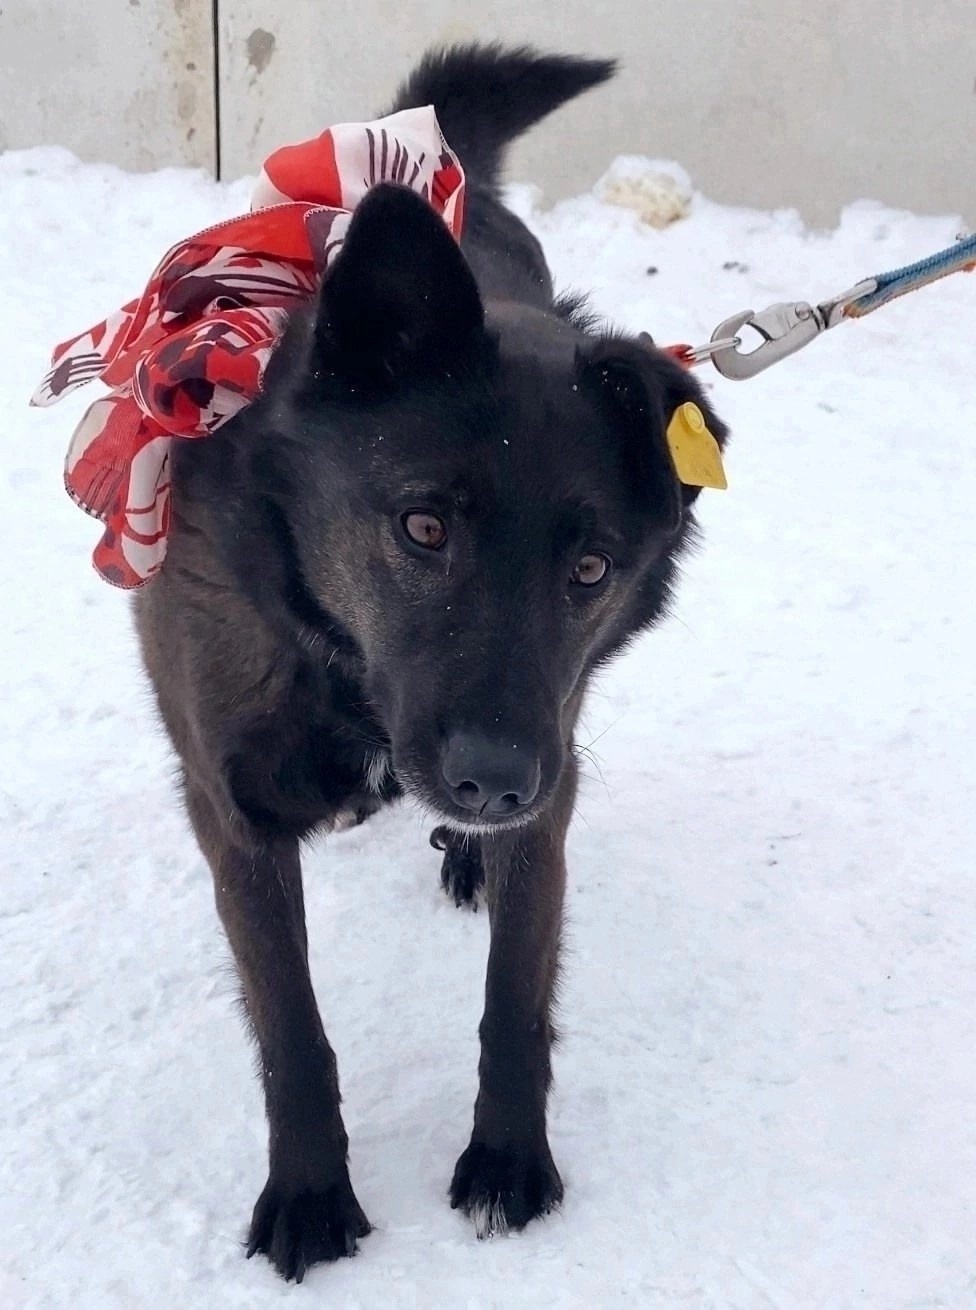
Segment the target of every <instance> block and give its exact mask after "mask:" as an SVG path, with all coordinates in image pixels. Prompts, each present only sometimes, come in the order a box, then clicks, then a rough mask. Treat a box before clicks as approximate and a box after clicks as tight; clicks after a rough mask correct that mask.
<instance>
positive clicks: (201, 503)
mask: <svg viewBox="0 0 976 1310" xmlns="http://www.w3.org/2000/svg"><path fill="white" fill-rule="evenodd" d="M611 72H612V65H611V64H609V63H605V62H600V61H595V60H585V59H572V58H557V57H546V56H540V55H536V54H535V53H533V52H531V51H525V50H519V51H512V52H504V51H500V50H498V49H496V48H493V47H492V48H465V49H456V50H451V51H448V52H446V53H441V54H437V55H433V56H430V57H428V58H427V59H426V60H425V61H424V62H423V63H422V64H421V65H420V67H419V68H418V70H417V71H416V72H415V73H414V75H413V76H412V77H411V78H410V80H409V81H408V83H407V84H406V86H405V87H404V88H403V90H402V91H401V93H400V95H399V97H398V99H397V102H396V108H398V109H399V108H405V107H409V106H413V105H425V104H433V105H434V106H435V108H436V111H437V114H438V117H439V119H440V122H441V126H442V128H443V130H444V133H445V136H446V138H447V140H448V141H449V142H450V144H451V146H452V147H453V149H454V150H455V151H457V153H458V154H459V156H460V158H461V160H462V162H463V164H464V166H465V169H466V172H467V174H468V184H469V186H468V212H467V221H466V227H465V232H464V237H463V241H462V244H461V248H460V249H459V248H458V246H457V244H456V243H455V241H454V240H453V238H452V237H451V235H450V234H449V232H448V230H447V228H446V226H445V225H444V223H443V222H442V220H441V219H440V217H438V216H437V215H436V214H435V213H434V211H433V210H432V209H431V208H430V206H429V205H428V204H427V202H426V201H424V200H422V199H421V198H420V197H418V196H417V195H415V194H414V193H412V192H410V191H408V190H406V189H404V188H401V187H395V186H381V187H378V188H376V189H375V190H374V191H371V192H370V193H369V194H368V195H367V197H366V199H365V200H364V201H363V202H362V204H361V205H360V207H359V208H358V210H357V211H356V214H355V216H354V218H353V221H352V225H351V228H350V230H349V233H348V236H347V238H346V241H345V245H344V247H343V249H342V251H341V253H340V255H339V257H338V259H337V261H336V262H335V264H334V265H333V267H332V270H331V271H330V273H329V274H328V275H327V277H326V278H325V280H324V285H323V286H322V289H321V294H320V297H319V302H318V304H317V306H316V307H315V308H314V309H313V310H310V311H308V312H301V313H296V314H295V315H294V317H293V319H292V321H291V323H290V326H289V328H288V330H287V331H286V333H285V335H284V338H283V339H282V342H281V344H280V346H279V347H278V349H277V351H276V353H275V355H274V357H273V359H272V361H271V364H270V366H269V369H268V375H267V378H266V383H265V388H264V392H263V394H262V396H261V398H260V399H259V400H257V401H256V402H255V403H254V404H253V405H252V406H250V407H249V408H248V409H246V410H244V411H243V412H242V414H241V415H240V416H239V417H238V418H236V419H235V420H233V421H231V422H230V423H228V424H227V425H226V426H225V427H224V428H222V429H221V431H220V432H219V434H217V435H215V436H214V437H213V438H212V439H210V440H207V441H201V442H183V443H177V445H178V449H177V451H176V454H175V458H174V468H173V485H174V498H173V499H174V521H173V524H172V530H171V537H170V547H169V556H168V558H167V562H166V567H165V568H164V569H163V571H162V573H161V574H160V576H159V577H158V578H157V579H156V580H155V581H154V582H153V585H152V586H151V587H149V588H148V589H147V590H146V591H145V592H144V593H140V595H139V599H138V605H137V618H138V627H139V632H140V637H141V641H142V646H143V652H144V656H145V661H146V665H147V667H148V670H149V672H150V675H151V677H152V680H153V683H154V685H155V689H156V692H157V696H158V701H159V706H160V709H161V712H162V716H163V718H164V720H165V723H166V726H167V729H168V731H169V734H170V736H171V738H172V741H173V743H174V745H175V747H176V750H177V751H178V753H179V756H180V759H181V762H182V777H183V785H184V789H185V798H186V806H187V810H188V811H189V815H190V819H191V821H192V823H193V827H194V830H195V832H196V835H197V838H198V840H199V843H200V846H201V848H202V850H203V852H204V854H205V855H206V858H207V860H208V861H209V863H210V866H211V868H212V870H213V875H214V883H215V888H216V898H217V907H218V910H219V913H220V917H221V919H222V921H223V924H224V927H225V929H226V932H227V935H228V937H229V939H230V943H231V946H232V948H233V951H234V956H235V959H236V962H237V967H238V969H239V972H240V976H241V980H242V983H243V990H244V997H245V1001H246V1006H247V1013H248V1015H249V1017H250V1022H251V1024H252V1025H253V1028H254V1032H255V1035H256V1038H257V1043H258V1047H259V1051H260V1060H261V1072H262V1077H263V1083H264V1090H265V1096H266V1101H267V1113H268V1121H269V1125H270V1148H269V1153H270V1171H269V1178H268V1182H267V1185H266V1186H265V1188H264V1191H263V1192H262V1194H261V1196H260V1198H259V1200H258V1202H257V1206H256V1208H255V1210H254V1216H253V1219H252V1222H251V1230H250V1246H249V1252H248V1253H249V1254H251V1253H253V1252H255V1251H261V1252H264V1253H266V1254H267V1255H268V1256H269V1257H270V1259H271V1260H272V1262H273V1263H274V1265H275V1267H276V1268H277V1269H278V1270H279V1271H280V1273H282V1274H283V1275H284V1276H285V1277H286V1278H292V1277H294V1278H297V1279H301V1278H302V1276H303V1274H304V1272H305V1269H306V1268H307V1267H308V1266H309V1265H311V1264H312V1263H313V1262H315V1261H319V1260H333V1259H336V1258H337V1257H338V1256H341V1255H350V1254H352V1252H353V1251H355V1249H356V1242H357V1238H359V1237H362V1236H363V1235H364V1234H365V1233H367V1232H368V1231H369V1223H368V1221H367V1219H366V1216H365V1214H364V1213H363V1211H362V1209H361V1208H360V1206H359V1203H358V1201H357V1199H356V1196H355V1195H354V1193H353V1189H352V1184H351V1183H350V1180H349V1173H348V1168H347V1137H346V1132H345V1129H344V1127H343V1123H342V1118H341V1116H340V1112H339V1085H338V1079H337V1074H336V1060H335V1056H334V1055H333V1052H332V1048H331V1047H330V1045H329V1043H328V1041H327V1039H326V1036H325V1033H324V1032H323V1029H322V1024H321V1021H320V1019H319V1014H318V1010H317V1008H316V1002H315V997H314V995H313V992H312V985H311V981H310V978H309V971H308V963H307V947H306V933H305V916H304V909H303V900H302V877H301V869H300V864H299V844H300V842H301V840H302V839H303V838H304V837H306V836H307V835H308V834H310V833H311V832H312V831H313V830H315V829H320V828H323V827H326V828H327V827H329V826H335V825H336V824H337V823H339V822H342V821H344V820H345V819H346V817H347V816H348V815H350V814H352V815H354V816H356V817H357V818H359V819H362V818H363V817H365V816H366V815H367V814H369V813H370V812H371V811H372V810H375V809H376V808H377V806H378V805H380V804H382V803H384V802H388V801H392V800H394V799H395V798H396V797H398V796H400V795H401V794H403V793H406V794H408V795H410V796H411V797H413V798H415V799H417V800H419V801H420V803H421V804H422V805H424V806H425V807H427V809H428V810H429V811H430V812H431V814H432V815H434V816H435V817H436V820H437V822H438V824H439V826H438V828H437V831H436V832H435V834H434V836H433V838H432V840H433V841H434V842H435V844H436V845H438V846H439V847H440V848H441V849H443V850H444V851H445V855H444V864H443V880H444V884H445V887H446V888H447V889H448V891H449V892H450V893H451V894H452V895H454V897H455V898H456V899H457V900H458V901H459V902H460V901H462V900H467V899H470V898H472V897H474V896H476V895H478V894H479V891H480V889H481V886H482V884H484V886H485V895H486V898H487V903H488V906H489V911H490V917H491V954H490V959H489V964H488V980H487V996H486V1006H485V1012H484V1018H483V1021H482V1024H481V1029H480V1035H481V1063H480V1091H479V1094H478V1098H477V1102H476V1105H475V1112H474V1130H473V1133H472V1136H471V1142H470V1145H469V1146H468V1148H467V1149H466V1150H465V1151H464V1152H463V1154H462V1155H461V1158H460V1159H459V1161H458V1163H457V1167H456V1169H455V1171H454V1178H453V1182H452V1183H451V1189H450V1195H451V1202H452V1204H453V1205H454V1206H456V1207H460V1208H461V1209H463V1210H464V1211H465V1212H466V1213H467V1214H469V1215H470V1216H472V1218H473V1219H474V1221H475V1225H476V1227H477V1230H478V1232H479V1233H480V1234H482V1235H484V1234H486V1233H489V1232H496V1231H500V1230H504V1229H505V1228H507V1227H515V1228H517V1227H521V1226H522V1225H523V1224H525V1223H527V1222H528V1221H529V1220H530V1219H532V1218H534V1217H535V1216H537V1215H541V1214H544V1213H546V1212H547V1211H549V1210H550V1209H551V1208H552V1207H553V1206H554V1205H556V1204H557V1203H558V1201H559V1200H560V1198H561V1196H562V1184H561V1182H560V1178H559V1174H558V1172H557V1170H556V1166H555V1165H554V1163H553V1160H552V1156H551V1155H550V1152H549V1144H548V1141H547V1136H546V1099H547V1091H548V1087H549V1082H550V1062H549V1055H550V1046H551V1044H552V1040H553V1030H552V1023H551V1013H550V1012H551V1007H552V997H553V986H554V980H555V977H556V973H557V968H558V955H559V935H560V919H561V913H562V904H563V889H564V882H565V872H566V871H565V862H564V839H565V834H566V828H567V825H568V823H569V819H570V814H571V812H572V808H573V798H574V790H575V783H576V768H575V760H574V749H573V731H574V725H575V723H576V721H577V717H578V715H579V712H580V706H581V703H582V701H583V698H584V695H585V693H586V688H587V684H588V682H589V679H590V677H591V675H592V673H593V672H594V670H595V669H597V668H598V667H599V666H600V665H602V664H605V663H606V662H607V661H608V660H609V659H610V658H611V657H612V656H614V655H615V654H616V653H617V652H618V651H620V650H621V649H622V648H623V647H624V646H625V645H626V644H627V643H628V641H630V640H631V638H633V637H634V636H635V634H636V633H638V632H639V631H641V629H644V628H646V627H647V626H648V625H649V624H651V623H653V622H654V620H655V619H657V618H658V617H659V616H660V615H661V613H662V611H663V610H664V608H665V606H666V604H667V601H668V596H669V592H670V588H671V585H672V582H673V580H674V577H675V559H676V556H677V555H678V553H679V552H680V550H681V548H682V546H683V545H684V544H685V543H686V542H687V541H688V539H689V536H690V534H691V533H692V532H693V525H692V518H691V513H690V507H691V503H692V501H693V499H694V497H695V494H696V489H695V488H690V487H684V486H682V485H681V483H680V482H679V481H678V478H677V476H676V473H675V469H674V465H673V462H672V459H671V456H670V454H669V449H668V445H667V442H666V439H665V428H666V425H667V422H668V420H669V418H670V416H671V415H672V414H673V412H674V411H675V409H676V407H677V406H678V405H679V404H681V403H683V402H685V401H689V400H690V401H694V402H695V403H696V404H697V405H698V406H699V407H700V409H701V410H702V412H703V413H704V414H705V416H706V419H707V422H708V424H709V426H710V428H711V431H712V432H713V433H714V434H715V435H716V437H717V438H718V439H719V441H720V442H721V441H723V440H724V437H725V429H724V428H723V426H722V424H721V423H720V422H719V421H718V419H717V418H716V417H715V415H714V414H713V413H712V412H711V410H710V409H709V407H708V404H707V402H706V401H705V399H704V398H703V396H702V394H701V391H700V390H699V388H698V387H697V385H696V384H695V383H694V382H693V381H692V379H691V378H690V376H689V375H688V373H687V372H686V371H685V370H684V369H683V368H681V367H680V365H678V364H676V363H675V362H674V361H672V360H671V359H670V358H669V357H667V356H666V355H664V354H662V353H659V352H657V351H656V350H654V349H653V347H648V346H647V345H646V344H643V343H641V342H639V341H636V340H632V339H628V338H625V337H623V336H618V335H611V334H607V333H602V332H598V331H597V330H596V329H595V327H594V324H593V322H592V320H591V319H590V318H589V317H588V316H587V314H586V313H585V312H584V310H583V309H582V308H581V304H580V302H578V301H573V300H567V299H562V300H559V299H554V295H553V288H552V284H551V280H550V276H549V272H548V270H547V268H546V264H545V260H544V258H543V255H542V251H541V249H540V247H539V245H538V243H537V242H536V241H535V239H534V238H533V237H532V236H531V235H530V233H529V232H528V231H527V229H526V228H525V227H524V226H523V224H522V223H521V222H519V220H518V219H516V218H515V217H514V216H513V215H512V214H511V213H509V212H508V211H506V210H505V209H504V208H503V207H502V205H501V203H500V202H499V199H498V195H497V176H498V171H499V167H500V163H501V156H502V153H503V150H504V147H505V146H506V144H507V143H508V142H509V141H510V140H512V139H513V138H514V137H516V136H517V135H518V134H519V133H520V132H521V131H523V130H524V129H525V128H527V127H528V126H530V125H531V124H532V123H533V122H535V121H537V120H538V119H540V118H542V117H543V116H544V115H545V114H547V113H548V112H549V111H550V110H552V109H554V108H555V107H556V106H558V105H559V104H560V103H562V102H563V101H565V100H567V99H569V98H570V97H572V96H574V95H576V94H578V93H579V92H582V91H583V90H585V89H586V88H588V87H592V86H594V85H596V84H598V83H600V82H602V81H604V80H605V79H607V78H608V77H609V76H610V74H611Z"/></svg>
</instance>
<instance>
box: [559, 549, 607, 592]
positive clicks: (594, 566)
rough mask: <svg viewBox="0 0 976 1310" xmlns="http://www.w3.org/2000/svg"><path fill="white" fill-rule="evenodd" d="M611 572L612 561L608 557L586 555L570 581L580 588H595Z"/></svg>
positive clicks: (574, 570)
mask: <svg viewBox="0 0 976 1310" xmlns="http://www.w3.org/2000/svg"><path fill="white" fill-rule="evenodd" d="M609 572H610V560H609V559H608V558H607V556H606V555H584V556H583V558H582V559H581V560H580V562H579V563H578V564H577V565H576V568H575V569H573V572H572V573H571V574H570V579H569V580H570V582H575V583H576V584H577V585H578V586H580V587H595V586H596V584H597V583H598V582H602V581H603V579H604V578H605V577H606V576H607V574H608V573H609Z"/></svg>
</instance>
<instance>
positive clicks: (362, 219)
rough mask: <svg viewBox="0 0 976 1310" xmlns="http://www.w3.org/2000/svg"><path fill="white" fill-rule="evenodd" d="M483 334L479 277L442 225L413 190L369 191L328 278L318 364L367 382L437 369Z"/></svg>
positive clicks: (323, 294)
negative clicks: (474, 274) (473, 272)
mask: <svg viewBox="0 0 976 1310" xmlns="http://www.w3.org/2000/svg"><path fill="white" fill-rule="evenodd" d="M483 329H484V309H483V307H482V304H481V297H480V296H479V294H478V288H477V285H476V283H475V280H474V276H473V274H472V272H471V270H470V268H469V267H468V265H467V262H466V260H465V259H464V256H463V255H462V254H461V251H460V249H459V247H458V244H457V242H456V241H455V239H454V237H453V236H452V235H451V233H450V231H449V230H448V228H447V225H446V224H445V222H444V220H443V219H442V218H441V217H440V216H439V215H438V214H437V213H435V211H434V210H433V209H432V208H431V206H430V205H429V204H428V202H427V201H426V200H424V199H423V198H422V197H421V196H419V195H417V194H416V192H413V191H411V190H409V189H408V188H407V187H402V186H395V185H390V184H385V183H384V184H382V185H380V186H377V187H375V188H374V189H373V190H371V191H369V192H368V193H367V194H366V196H365V198H364V199H363V200H362V201H361V202H360V204H359V205H358V206H357V208H356V211H355V213H354V214H353V217H352V222H351V223H350V225H349V231H348V233H347V234H346V239H345V241H344V242H343V246H342V249H341V250H340V252H339V254H338V255H337V256H336V260H335V263H334V264H333V265H332V267H331V269H330V270H329V272H328V273H327V274H326V277H325V280H324V282H323V286H322V291H321V296H320V300H319V307H318V315H317V319H316V324H315V349H316V353H317V363H322V364H325V366H326V367H327V368H328V369H329V370H330V371H334V372H335V373H338V374H339V375H340V376H343V377H346V378H349V379H355V380H358V381H361V382H364V383H365V382H376V383H380V382H383V381H387V382H389V381H393V380H396V379H398V378H400V377H403V376H409V375H412V374H419V373H428V372H431V373H441V372H444V371H449V370H450V368H451V365H452V364H453V363H454V362H456V361H458V360H459V359H460V358H461V357H462V356H463V355H464V353H465V352H466V351H470V349H471V347H472V344H473V342H474V341H475V339H476V338H477V336H478V334H480V333H481V332H483Z"/></svg>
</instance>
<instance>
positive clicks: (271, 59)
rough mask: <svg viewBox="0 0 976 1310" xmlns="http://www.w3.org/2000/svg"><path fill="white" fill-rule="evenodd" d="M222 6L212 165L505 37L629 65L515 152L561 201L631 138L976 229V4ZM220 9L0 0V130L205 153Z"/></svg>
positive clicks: (762, 191)
mask: <svg viewBox="0 0 976 1310" xmlns="http://www.w3.org/2000/svg"><path fill="white" fill-rule="evenodd" d="M217 12H218V32H217V44H218V54H219V60H218V62H219V68H220V75H219V81H220V85H219V91H220V127H221V130H220V154H221V161H222V172H223V175H224V176H235V175H238V174H240V173H244V172H253V171H254V170H255V169H256V168H257V166H258V164H259V163H260V161H261V159H262V158H263V156H264V155H265V154H266V153H267V152H268V151H269V150H270V149H271V148H273V147H274V146H275V145H278V144H280V143H282V142H283V141H287V140H296V139H300V138H301V137H303V136H305V135H311V134H313V133H315V132H317V131H319V130H321V128H322V127H323V126H324V125H326V124H328V123H329V122H333V121H341V120H343V119H355V118H362V117H367V116H370V115H371V114H373V113H375V112H377V111H379V110H381V109H382V108H384V107H385V105H386V103H387V102H388V100H389V97H390V95H391V92H392V90H393V88H394V86H395V85H396V83H397V81H398V80H399V78H400V77H402V76H403V75H404V74H405V73H406V72H407V71H408V69H409V67H410V64H411V62H412V61H413V59H414V58H415V57H416V55H417V53H418V51H420V50H421V49H422V48H423V47H424V46H425V45H427V44H429V43H431V42H441V41H449V40H466V39H470V38H472V37H489V38H499V37H500V38H502V39H505V40H510V41H520V40H528V41H532V42H535V43H537V44H539V45H542V46H545V47H547V48H553V47H555V48H562V49H566V50H580V51H584V52H592V53H599V54H610V55H618V56H621V57H622V59H623V61H624V71H623V72H622V74H621V76H620V78H619V80H618V81H617V82H616V83H614V84H613V85H612V86H611V87H609V88H606V89H603V90H601V91H598V92H596V93H593V94H592V95H590V96H589V97H587V98H586V99H584V100H583V101H580V102H579V103H578V104H576V105H574V106H571V107H569V108H567V109H566V110H565V111H563V112H562V113H560V114H559V115H557V116H554V118H553V119H552V120H551V121H550V122H549V123H548V124H546V125H545V126H544V127H543V128H542V129H540V130H539V131H538V132H537V133H536V134H535V135H534V136H533V137H532V138H531V139H530V140H529V141H528V142H527V143H526V144H525V145H523V146H522V147H520V148H519V150H518V151H517V152H516V155H515V157H514V160H513V166H512V175H513V176H515V177H519V178H525V179H529V178H531V179H534V180H536V181H538V182H539V183H540V184H541V185H542V186H543V187H544V188H545V190H546V192H547V193H548V194H549V195H550V196H551V197H556V196H559V195H563V194H567V193H571V192H574V191H578V190H581V189H583V188H585V187H588V186H589V185H591V184H592V182H593V181H594V180H595V179H596V177H597V176H598V175H599V173H600V172H602V170H603V168H604V167H605V165H606V164H607V162H608V161H609V159H610V158H611V157H612V156H613V155H615V154H620V153H643V154H651V155H659V156H661V155H663V156H667V157H672V158H677V159H679V160H680V161H681V162H682V163H683V164H684V165H685V166H686V167H687V168H688V170H689V171H690V172H691V174H692V176H693V177H694V179H695V181H696V183H697V185H698V186H699V187H701V188H702V189H703V190H705V191H706V192H708V193H709V194H710V195H712V196H713V197H715V198H716V199H720V200H728V201H737V202H741V203H746V204H754V205H761V206H773V205H783V204H788V205H796V206H798V207H799V208H800V209H801V210H802V211H803V213H804V215H805V216H806V217H807V219H808V220H810V221H811V222H815V223H823V222H830V221H832V220H833V219H834V218H835V217H836V213H837V210H838V208H839V207H840V205H842V204H843V203H845V202H846V201H848V200H852V199H856V198H858V197H861V196H870V197H873V198H876V199H880V200H884V201H887V202H889V203H891V204H895V205H903V206H906V207H908V208H911V209H915V210H919V211H923V212H925V211H946V210H948V211H953V212H961V213H962V214H963V215H964V216H965V217H966V218H967V219H968V220H969V221H970V222H974V223H976V0H694V3H689V0H653V2H648V3H639V2H638V0H535V5H534V7H532V6H529V5H528V4H527V3H526V0H477V3H475V2H474V0H218V5H217ZM211 15H212V5H211V0H88V2H87V3H83V2H82V0H12V2H11V0H7V3H4V4H0V74H4V75H5V76H4V84H3V85H2V87H0V145H2V144H4V143H6V144H7V145H23V144H28V143H33V142H36V141H42V140H48V141H60V142H62V143H64V144H66V145H69V146H71V147H72V148H74V149H77V150H79V151H80V153H82V154H83V155H86V156H88V157H95V156H99V157H107V158H112V159H115V160H117V161H119V162H122V163H125V164H127V165H133V166H136V167H147V166H150V165H152V164H160V163H172V162H180V161H182V162H192V163H207V162H209V155H208V150H207V148H206V145H205V143H206V142H208V141H209V142H210V143H211V145H212V143H213V133H214V126H213V118H212V100H211V95H210V92H209V91H208V89H207V81H206V77H207V70H208V69H209V70H210V72H212V54H213V51H212V48H211V41H212V33H211V30H210V19H211ZM52 33H53V36H52ZM52 51H53V58H52ZM106 78H110V79H111V81H112V84H113V86H115V87H117V88H118V90H117V91H114V92H113V94H112V96H107V95H106V94H105V92H104V85H105V79H106ZM39 85H42V86H44V87H46V88H47V90H46V93H45V94H44V95H41V96H40V97H39V96H38V93H37V87H38V86H39ZM191 130H192V135H191Z"/></svg>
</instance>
